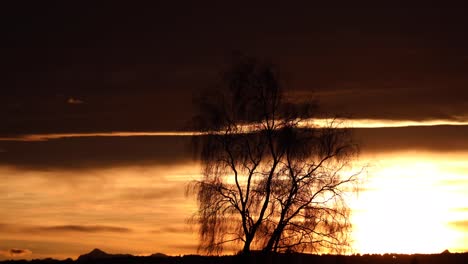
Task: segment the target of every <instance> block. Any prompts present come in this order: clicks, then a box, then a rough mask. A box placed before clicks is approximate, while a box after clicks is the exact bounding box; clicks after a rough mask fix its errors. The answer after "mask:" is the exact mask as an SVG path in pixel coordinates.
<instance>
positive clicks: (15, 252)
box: [0, 248, 32, 258]
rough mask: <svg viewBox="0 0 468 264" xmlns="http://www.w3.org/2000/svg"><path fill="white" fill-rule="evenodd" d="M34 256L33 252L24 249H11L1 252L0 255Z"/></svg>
mask: <svg viewBox="0 0 468 264" xmlns="http://www.w3.org/2000/svg"><path fill="white" fill-rule="evenodd" d="M30 254H32V252H31V250H29V249H22V248H11V249H7V250H0V255H2V256H5V257H13V258H14V257H22V256H26V255H30Z"/></svg>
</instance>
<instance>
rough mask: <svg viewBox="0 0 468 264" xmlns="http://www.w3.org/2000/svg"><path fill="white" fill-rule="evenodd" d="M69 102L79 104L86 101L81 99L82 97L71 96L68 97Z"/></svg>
mask: <svg viewBox="0 0 468 264" xmlns="http://www.w3.org/2000/svg"><path fill="white" fill-rule="evenodd" d="M67 103H68V104H72V105H78V104H82V103H84V102H83V101H82V100H80V99H76V98H73V97H70V98H68V99H67Z"/></svg>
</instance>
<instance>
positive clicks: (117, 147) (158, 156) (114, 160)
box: [0, 126, 468, 199]
mask: <svg viewBox="0 0 468 264" xmlns="http://www.w3.org/2000/svg"><path fill="white" fill-rule="evenodd" d="M354 134H355V138H356V141H357V143H358V144H360V146H361V150H362V153H363V154H365V153H374V152H382V151H384V152H388V151H402V150H403V151H408V150H423V151H424V150H425V151H442V152H449V151H458V152H467V151H468V139H467V137H466V135H468V126H430V127H400V128H360V129H354ZM190 141H191V138H190V137H184V136H157V137H150V136H143V137H83V138H64V139H54V140H49V141H37V142H21V141H0V148H1V149H3V150H4V151H3V152H0V165H6V166H17V167H20V168H31V169H43V170H50V169H64V168H66V169H70V168H84V169H86V168H96V167H116V166H117V167H118V166H127V165H177V164H187V163H190V162H193V161H194V156H193V152H192V151H191V150H190ZM128 195H129V198H132V199H143V198H146V199H149V198H151V197H153V194H151V195H150V194H149V193H148V194H147V193H146V192H139V193H138V194H128ZM153 198H157V197H153Z"/></svg>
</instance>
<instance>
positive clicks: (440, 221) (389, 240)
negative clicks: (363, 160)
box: [352, 154, 468, 253]
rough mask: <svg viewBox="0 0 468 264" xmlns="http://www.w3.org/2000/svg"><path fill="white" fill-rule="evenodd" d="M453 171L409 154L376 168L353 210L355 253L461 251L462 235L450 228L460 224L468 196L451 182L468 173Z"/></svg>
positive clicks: (424, 158)
mask: <svg viewBox="0 0 468 264" xmlns="http://www.w3.org/2000/svg"><path fill="white" fill-rule="evenodd" d="M449 166H450V164H447V162H446V161H445V162H444V159H441V158H439V159H434V158H433V157H423V156H421V155H419V154H411V155H408V154H406V155H401V156H400V157H390V158H386V159H385V161H383V162H379V164H377V165H376V166H375V167H373V168H371V171H370V173H369V178H368V179H367V181H366V183H365V184H364V186H363V187H364V189H363V191H362V192H361V193H360V194H359V197H358V199H357V200H356V201H355V202H353V205H352V207H353V211H354V214H353V219H352V222H353V224H354V233H353V237H354V250H355V252H359V253H388V252H396V253H440V252H442V251H444V250H445V249H449V250H450V251H457V250H459V249H460V247H459V246H460V241H459V239H460V231H459V230H458V231H457V230H455V229H453V228H452V225H451V223H453V221H456V219H457V216H456V214H457V213H456V210H455V209H457V208H460V207H463V205H462V203H463V201H465V202H466V201H468V199H467V198H468V196H467V195H466V194H465V193H464V192H463V190H459V191H458V192H457V191H454V190H453V188H451V186H450V185H449V184H448V183H447V182H446V180H447V179H452V180H453V179H457V178H460V174H463V173H464V174H466V173H468V172H467V171H450V170H448V168H449ZM452 187H453V186H452ZM462 189H463V187H462ZM465 190H466V186H465ZM464 206H466V204H465V205H464ZM454 212H455V213H454ZM458 213H459V212H458ZM465 217H466V216H465ZM465 247H466V245H465Z"/></svg>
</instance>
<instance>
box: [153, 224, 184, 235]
mask: <svg viewBox="0 0 468 264" xmlns="http://www.w3.org/2000/svg"><path fill="white" fill-rule="evenodd" d="M189 231H192V229H191V227H189V226H187V225H183V226H182V225H181V226H165V227H161V228H159V229H155V230H152V231H151V233H154V234H161V233H187V232H189Z"/></svg>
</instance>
